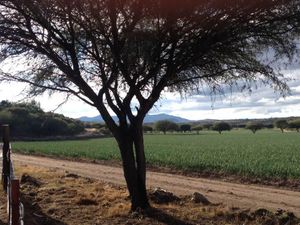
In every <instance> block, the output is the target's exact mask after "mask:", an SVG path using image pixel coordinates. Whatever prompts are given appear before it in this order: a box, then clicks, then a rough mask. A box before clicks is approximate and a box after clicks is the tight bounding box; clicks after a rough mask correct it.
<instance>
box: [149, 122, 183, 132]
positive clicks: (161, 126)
mask: <svg viewBox="0 0 300 225" xmlns="http://www.w3.org/2000/svg"><path fill="white" fill-rule="evenodd" d="M155 129H156V130H158V131H162V132H163V133H164V134H166V132H167V131H177V130H178V129H179V127H178V125H177V124H176V123H174V122H172V121H169V120H160V121H157V122H156V123H155Z"/></svg>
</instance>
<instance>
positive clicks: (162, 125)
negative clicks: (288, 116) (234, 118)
mask: <svg viewBox="0 0 300 225" xmlns="http://www.w3.org/2000/svg"><path fill="white" fill-rule="evenodd" d="M233 128H236V129H241V128H244V129H248V130H250V131H251V132H252V133H253V134H255V133H256V132H257V131H259V130H262V129H273V128H278V129H280V130H281V131H282V132H284V130H285V129H291V130H296V131H297V132H299V131H300V119H292V120H285V119H278V120H275V122H274V124H272V123H270V122H266V123H263V122H260V121H257V120H253V121H249V122H247V123H244V124H242V123H239V124H234V125H232V124H230V123H228V122H225V121H218V122H215V123H205V124H193V123H192V124H177V123H174V122H172V121H169V120H161V121H158V122H156V123H155V124H152V125H151V124H147V125H144V126H143V130H144V132H145V133H149V132H150V133H152V132H153V131H157V132H162V133H164V134H166V133H167V132H182V133H188V132H196V133H197V134H199V133H200V131H202V130H213V131H217V132H218V133H219V134H222V132H224V131H230V130H232V129H233Z"/></svg>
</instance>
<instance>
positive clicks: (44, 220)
mask: <svg viewBox="0 0 300 225" xmlns="http://www.w3.org/2000/svg"><path fill="white" fill-rule="evenodd" d="M21 201H22V203H23V205H24V208H25V216H24V224H28V225H29V224H30V225H67V224H66V223H64V222H62V221H59V220H57V219H54V218H52V217H50V216H49V215H46V214H44V213H43V211H42V209H41V207H40V206H39V205H38V204H35V205H34V206H33V205H32V204H30V200H27V199H26V198H23V199H22V200H21ZM0 225H2V224H1V223H0Z"/></svg>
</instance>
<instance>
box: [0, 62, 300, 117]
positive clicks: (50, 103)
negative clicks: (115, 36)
mask: <svg viewBox="0 0 300 225" xmlns="http://www.w3.org/2000/svg"><path fill="white" fill-rule="evenodd" d="M283 73H284V74H286V75H287V76H288V77H293V79H292V80H291V81H289V83H288V84H289V86H290V89H291V94H290V95H289V96H287V97H285V98H283V97H281V96H280V95H279V93H276V92H274V90H273V89H272V88H270V87H258V88H257V89H254V91H253V92H252V93H251V94H249V93H248V92H245V93H240V92H233V93H230V92H228V93H225V94H224V95H219V96H214V97H212V96H209V95H194V96H185V97H184V98H183V97H181V96H180V95H179V94H176V93H163V95H162V97H161V99H160V100H159V101H158V102H157V104H156V105H155V107H153V109H152V110H151V111H150V114H159V113H167V114H170V115H175V116H180V117H183V118H187V119H190V120H203V119H241V118H271V117H289V116H300V69H299V68H294V69H292V70H287V71H284V72H283ZM23 89H24V86H23V84H18V83H10V84H0V100H9V101H20V100H22V99H24V97H25V96H24V94H22V91H23ZM64 99H65V98H64V96H63V95H61V94H54V95H52V96H48V95H43V96H40V97H37V98H36V99H35V100H36V101H38V102H40V104H41V107H42V109H43V110H45V111H55V112H56V113H62V114H64V115H65V116H68V117H72V118H79V117H81V116H89V117H91V116H97V115H99V113H98V112H97V110H95V109H94V108H93V107H91V106H89V105H87V104H86V103H83V102H81V101H80V100H77V99H76V98H75V97H73V98H70V99H69V100H68V102H67V103H65V104H63V105H62V106H60V107H59V108H57V107H58V106H59V105H60V103H62V102H63V101H64Z"/></svg>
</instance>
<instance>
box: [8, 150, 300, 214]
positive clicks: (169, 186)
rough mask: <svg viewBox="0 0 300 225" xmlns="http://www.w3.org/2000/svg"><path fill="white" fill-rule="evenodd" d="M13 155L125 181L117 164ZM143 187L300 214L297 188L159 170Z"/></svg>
mask: <svg viewBox="0 0 300 225" xmlns="http://www.w3.org/2000/svg"><path fill="white" fill-rule="evenodd" d="M13 159H14V162H15V164H19V165H26V164H27V165H35V166H40V167H47V168H58V169H62V170H65V171H69V172H71V173H76V174H78V175H81V176H84V177H89V178H94V179H98V180H102V181H105V182H110V183H113V184H117V185H125V180H124V176H123V171H122V168H119V167H112V166H106V165H100V164H93V163H83V162H74V161H67V160H60V159H53V158H46V157H37V156H26V155H19V154H14V156H13ZM147 187H148V188H154V187H160V188H163V189H166V190H168V191H171V192H173V193H174V194H176V195H189V194H192V193H194V192H200V193H202V194H204V195H205V196H206V197H207V198H208V199H209V200H210V201H211V202H213V203H223V204H226V205H228V206H234V207H240V208H250V209H257V208H266V209H270V210H277V209H278V208H281V209H284V210H288V211H291V212H294V213H295V214H296V215H297V216H300V192H296V191H289V190H283V189H276V188H273V187H267V186H258V185H245V184H236V183H229V182H223V181H217V180H210V179H204V178H192V177H186V176H181V175H174V174H167V173H159V172H148V173H147Z"/></svg>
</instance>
